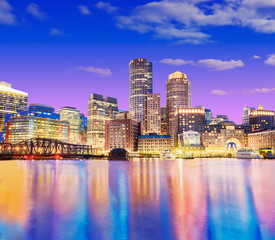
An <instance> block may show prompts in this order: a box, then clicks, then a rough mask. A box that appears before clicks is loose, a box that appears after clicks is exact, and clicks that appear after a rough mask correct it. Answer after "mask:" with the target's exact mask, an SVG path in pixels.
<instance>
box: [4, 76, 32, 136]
mask: <svg viewBox="0 0 275 240" xmlns="http://www.w3.org/2000/svg"><path fill="white" fill-rule="evenodd" d="M27 107H28V93H26V92H23V91H19V90H16V89H13V88H12V85H11V84H9V83H6V82H3V81H0V132H4V128H5V115H6V114H10V113H16V112H17V111H24V110H26V108H27Z"/></svg>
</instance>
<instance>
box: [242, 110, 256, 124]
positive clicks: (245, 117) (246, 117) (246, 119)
mask: <svg viewBox="0 0 275 240" xmlns="http://www.w3.org/2000/svg"><path fill="white" fill-rule="evenodd" d="M254 110H255V108H254V107H244V108H243V125H245V126H247V125H249V117H250V113H251V111H254Z"/></svg>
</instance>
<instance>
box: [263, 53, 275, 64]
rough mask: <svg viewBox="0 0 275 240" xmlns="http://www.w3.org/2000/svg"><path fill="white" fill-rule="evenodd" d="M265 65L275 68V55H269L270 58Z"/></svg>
mask: <svg viewBox="0 0 275 240" xmlns="http://www.w3.org/2000/svg"><path fill="white" fill-rule="evenodd" d="M265 64H267V65H271V66H275V54H271V55H269V56H268V58H267V59H266V60H265Z"/></svg>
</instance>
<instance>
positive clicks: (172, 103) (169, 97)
mask: <svg viewBox="0 0 275 240" xmlns="http://www.w3.org/2000/svg"><path fill="white" fill-rule="evenodd" d="M166 101H167V102H166V108H167V123H168V133H169V135H170V136H171V139H172V141H174V138H175V134H176V133H175V132H176V119H175V116H176V112H177V110H178V109H182V108H190V107H191V82H190V81H189V80H188V78H187V76H186V74H184V73H181V72H178V71H177V72H175V73H173V74H170V75H169V79H168V80H167V82H166Z"/></svg>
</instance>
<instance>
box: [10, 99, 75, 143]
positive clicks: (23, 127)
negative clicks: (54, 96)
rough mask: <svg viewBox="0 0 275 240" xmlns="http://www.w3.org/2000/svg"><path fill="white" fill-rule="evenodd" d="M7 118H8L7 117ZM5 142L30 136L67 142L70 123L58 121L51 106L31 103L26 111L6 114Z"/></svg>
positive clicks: (13, 141)
mask: <svg viewBox="0 0 275 240" xmlns="http://www.w3.org/2000/svg"><path fill="white" fill-rule="evenodd" d="M8 118H9V119H8ZM6 119H8V121H7V126H6V142H8V143H17V142H20V141H23V140H28V139H31V138H47V139H54V140H60V141H63V142H69V140H70V124H69V123H68V122H66V121H60V116H59V114H57V113H55V112H54V108H53V107H52V106H48V105H43V104H31V105H30V107H29V110H28V111H21V112H18V113H16V114H10V116H7V118H6Z"/></svg>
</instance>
